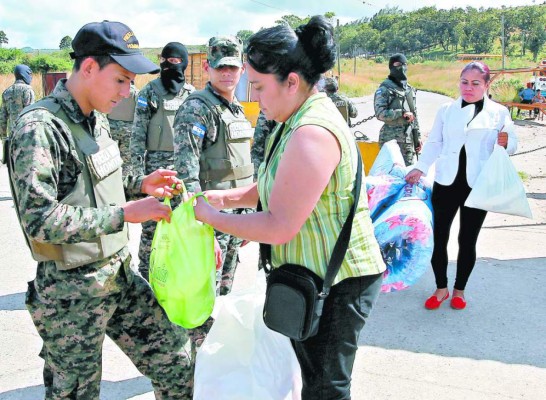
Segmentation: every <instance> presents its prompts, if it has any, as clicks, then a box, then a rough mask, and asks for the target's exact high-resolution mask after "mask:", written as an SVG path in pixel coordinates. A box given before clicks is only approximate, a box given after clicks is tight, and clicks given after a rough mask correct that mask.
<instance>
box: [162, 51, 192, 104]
mask: <svg viewBox="0 0 546 400" xmlns="http://www.w3.org/2000/svg"><path fill="white" fill-rule="evenodd" d="M161 57H163V58H164V59H165V61H163V62H162V63H161V64H159V66H160V67H161V75H160V77H161V83H163V86H164V87H165V89H167V91H168V92H169V93H172V94H177V93H178V92H179V91H180V89H181V88H182V86H183V85H184V82H185V80H186V78H185V77H184V71H185V70H186V67H187V66H188V50H186V47H185V46H184V45H183V44H182V43H178V42H171V43H167V45H166V46H165V47H163V50H162V51H161ZM169 57H176V58H181V59H182V62H181V63H180V64H172V63H170V62H169V61H167V58H169Z"/></svg>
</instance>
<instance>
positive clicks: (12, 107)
mask: <svg viewBox="0 0 546 400" xmlns="http://www.w3.org/2000/svg"><path fill="white" fill-rule="evenodd" d="M13 73H14V75H15V83H14V84H13V85H11V86H10V87H9V88H7V89H6V90H5V91H4V93H2V105H1V106H0V139H5V138H6V137H7V136H8V133H11V132H13V126H14V125H15V120H16V119H17V116H18V115H19V113H20V112H21V110H22V109H23V108H25V107H26V106H28V105H30V104H32V103H34V100H35V96H34V90H32V86H30V82H32V71H31V70H30V68H29V67H28V66H26V65H24V64H20V65H17V66H16V67H15V70H14V71H13Z"/></svg>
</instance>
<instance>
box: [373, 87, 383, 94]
mask: <svg viewBox="0 0 546 400" xmlns="http://www.w3.org/2000/svg"><path fill="white" fill-rule="evenodd" d="M382 91H383V89H381V88H379V89H377V90H376V92H375V94H381V92H382Z"/></svg>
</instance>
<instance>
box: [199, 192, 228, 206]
mask: <svg viewBox="0 0 546 400" xmlns="http://www.w3.org/2000/svg"><path fill="white" fill-rule="evenodd" d="M224 193H225V191H224V190H207V191H206V192H203V194H204V195H205V197H206V198H207V200H208V201H209V204H210V205H211V206H213V207H214V208H215V209H217V210H223V209H224V208H226V207H225V206H226V205H225V203H224Z"/></svg>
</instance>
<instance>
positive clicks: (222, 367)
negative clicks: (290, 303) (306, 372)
mask: <svg viewBox="0 0 546 400" xmlns="http://www.w3.org/2000/svg"><path fill="white" fill-rule="evenodd" d="M264 299H265V275H264V273H263V270H262V271H260V272H259V273H258V279H257V284H256V286H255V287H251V288H248V289H246V290H244V291H238V292H231V293H230V294H228V295H227V296H221V297H219V298H218V300H217V304H216V307H215V309H214V313H213V316H214V318H215V322H214V324H213V326H212V329H211V330H210V332H209V334H208V335H207V338H206V339H205V341H204V342H203V345H202V346H201V348H200V349H199V351H198V352H197V360H196V367H195V377H194V382H195V386H194V394H193V399H194V400H210V399H215V400H256V399H260V400H299V399H301V370H300V366H299V364H298V361H297V359H296V355H295V354H294V350H293V348H292V345H291V344H290V340H289V339H288V338H287V337H285V336H283V335H281V334H279V333H277V332H273V331H272V330H270V329H268V328H267V327H266V326H265V324H264V322H263V318H262V311H263V306H264Z"/></svg>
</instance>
